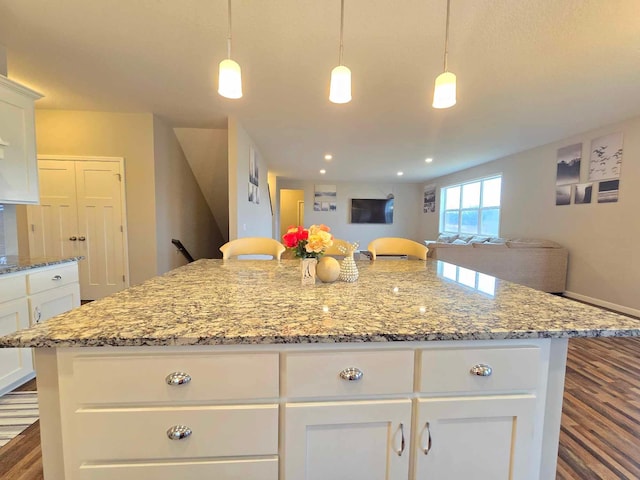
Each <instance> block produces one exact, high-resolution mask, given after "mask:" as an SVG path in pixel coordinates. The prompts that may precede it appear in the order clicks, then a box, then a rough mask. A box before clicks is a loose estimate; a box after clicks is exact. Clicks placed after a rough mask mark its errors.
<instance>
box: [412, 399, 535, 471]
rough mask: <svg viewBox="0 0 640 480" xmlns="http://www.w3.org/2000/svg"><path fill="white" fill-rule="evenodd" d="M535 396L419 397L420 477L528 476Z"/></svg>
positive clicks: (417, 451) (417, 462) (417, 435)
mask: <svg viewBox="0 0 640 480" xmlns="http://www.w3.org/2000/svg"><path fill="white" fill-rule="evenodd" d="M535 405H536V397H535V396H533V395H501V396H485V397H463V398H430V399H419V400H418V406H417V412H418V416H417V426H418V427H417V432H416V433H417V434H416V457H415V458H416V460H415V465H416V468H415V472H416V474H415V479H416V480H430V479H447V480H468V479H471V478H472V479H474V480H525V479H530V472H531V467H530V464H529V462H530V461H531V460H532V459H531V457H530V452H531V447H532V438H533V419H534V415H535Z"/></svg>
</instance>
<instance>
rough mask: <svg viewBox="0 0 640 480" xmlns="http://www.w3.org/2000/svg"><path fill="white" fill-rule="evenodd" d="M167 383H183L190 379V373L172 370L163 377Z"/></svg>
mask: <svg viewBox="0 0 640 480" xmlns="http://www.w3.org/2000/svg"><path fill="white" fill-rule="evenodd" d="M165 380H166V381H167V384H168V385H185V384H187V383H189V382H190V381H191V375H189V374H188V373H184V372H173V373H170V374H169V375H167V377H166V378H165Z"/></svg>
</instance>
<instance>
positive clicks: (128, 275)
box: [38, 155, 131, 288]
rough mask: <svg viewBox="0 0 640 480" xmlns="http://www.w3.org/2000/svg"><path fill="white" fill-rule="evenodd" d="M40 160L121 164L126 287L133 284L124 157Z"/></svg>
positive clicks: (89, 156) (50, 158)
mask: <svg viewBox="0 0 640 480" xmlns="http://www.w3.org/2000/svg"><path fill="white" fill-rule="evenodd" d="M38 160H59V161H64V160H73V161H85V162H118V163H119V164H120V168H119V170H120V175H121V177H122V181H121V182H120V198H121V199H122V219H121V221H122V230H123V232H122V234H123V236H124V238H123V247H124V252H123V262H124V278H125V281H124V288H129V287H130V286H131V283H130V281H131V273H130V272H129V229H128V228H127V218H128V215H127V195H126V188H125V182H126V178H127V176H126V169H125V164H124V157H103V156H95V155H38Z"/></svg>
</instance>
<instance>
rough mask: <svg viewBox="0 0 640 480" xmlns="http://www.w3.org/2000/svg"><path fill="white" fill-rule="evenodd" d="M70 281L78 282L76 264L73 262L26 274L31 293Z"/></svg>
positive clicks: (66, 283)
mask: <svg viewBox="0 0 640 480" xmlns="http://www.w3.org/2000/svg"><path fill="white" fill-rule="evenodd" d="M70 283H78V265H77V264H75V263H73V264H70V265H67V266H63V267H54V268H47V269H44V270H38V271H36V272H33V273H29V274H27V285H28V288H29V294H31V295H32V294H34V293H38V292H43V291H45V290H49V289H51V288H56V287H60V286H62V285H68V284H70Z"/></svg>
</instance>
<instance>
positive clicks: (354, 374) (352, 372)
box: [340, 367, 364, 382]
mask: <svg viewBox="0 0 640 480" xmlns="http://www.w3.org/2000/svg"><path fill="white" fill-rule="evenodd" d="M363 375H364V373H362V370H360V369H359V368H356V367H349V368H345V369H344V370H342V371H341V372H340V378H341V379H343V380H348V381H350V382H353V381H356V380H360V379H361V378H362V376H363Z"/></svg>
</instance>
